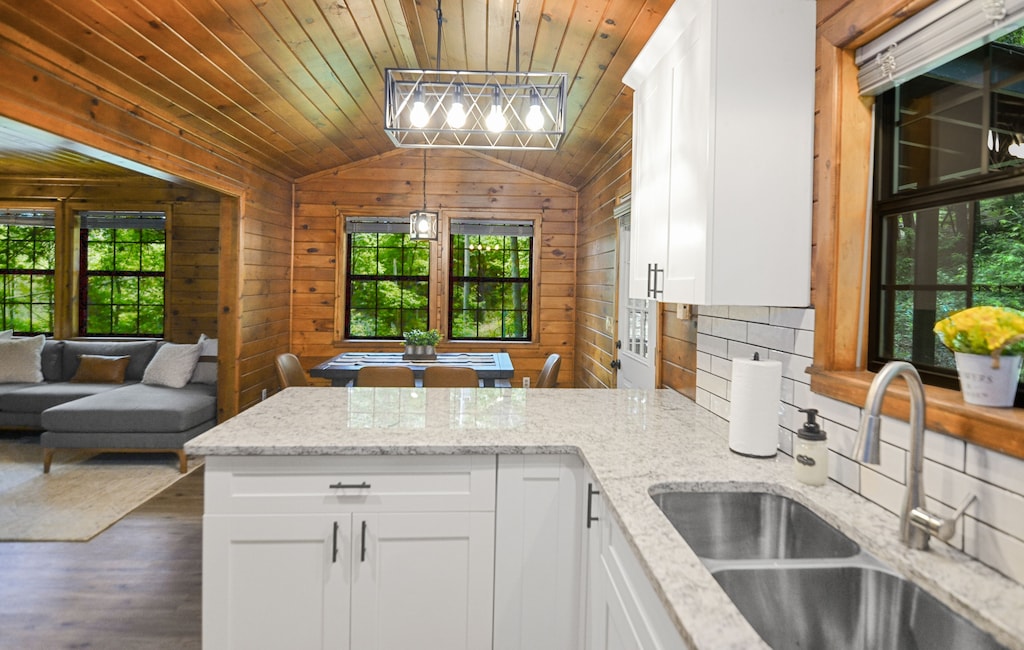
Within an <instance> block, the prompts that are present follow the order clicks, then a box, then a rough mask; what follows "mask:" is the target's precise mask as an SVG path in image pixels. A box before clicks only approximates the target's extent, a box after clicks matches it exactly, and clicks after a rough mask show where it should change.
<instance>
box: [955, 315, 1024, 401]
mask: <svg viewBox="0 0 1024 650" xmlns="http://www.w3.org/2000/svg"><path fill="white" fill-rule="evenodd" d="M935 333H936V334H938V335H939V340H941V341H942V343H943V345H945V346H946V347H947V348H949V349H950V350H952V351H953V356H954V357H955V358H956V370H957V374H958V375H959V377H960V391H961V393H962V394H963V396H964V401H965V402H967V403H969V404H978V405H980V406H1003V407H1006V406H1013V398H1014V395H1015V394H1016V392H1017V382H1018V381H1019V378H1020V369H1021V359H1022V357H1024V312H1022V311H1019V310H1017V309H1010V308H1008V307H991V306H981V307H970V308H968V309H964V310H962V311H958V312H955V313H953V314H951V315H950V316H948V317H947V318H943V319H942V320H940V321H939V322H937V323H935Z"/></svg>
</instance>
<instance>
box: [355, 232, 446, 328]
mask: <svg viewBox="0 0 1024 650" xmlns="http://www.w3.org/2000/svg"><path fill="white" fill-rule="evenodd" d="M346 230H347V231H348V234H347V235H346V236H347V243H348V247H347V248H348V250H347V257H348V259H347V260H346V268H347V270H348V273H347V287H346V291H347V295H346V302H345V304H346V311H345V314H346V318H345V338H352V339H399V340H400V339H402V332H404V331H408V330H413V329H420V330H426V329H430V324H429V322H428V316H429V313H430V312H429V306H430V300H429V295H430V291H429V290H430V244H429V242H425V241H412V240H411V239H409V235H408V230H409V224H408V220H406V221H401V220H398V219H381V220H374V219H369V218H363V219H358V218H353V219H349V220H347V222H346Z"/></svg>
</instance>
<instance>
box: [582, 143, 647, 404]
mask: <svg viewBox="0 0 1024 650" xmlns="http://www.w3.org/2000/svg"><path fill="white" fill-rule="evenodd" d="M631 143H632V140H631V139H627V140H626V143H625V145H624V146H622V147H621V148H620V149H619V151H617V152H616V154H615V155H614V156H612V158H611V159H610V160H609V161H608V164H607V165H606V166H605V168H604V169H603V170H602V172H601V173H600V174H599V175H598V176H597V177H596V178H595V179H594V180H593V181H591V182H590V183H588V184H587V185H586V186H585V187H584V188H583V189H582V190H580V222H579V249H578V253H577V254H578V256H579V259H578V260H577V266H578V268H579V271H578V272H577V275H576V282H577V294H578V295H577V298H576V364H575V365H576V385H577V386H581V387H587V388H613V387H614V386H615V372H614V371H613V370H612V368H611V365H610V364H611V362H612V360H613V359H614V358H615V331H614V326H613V327H612V328H608V327H607V324H608V322H609V319H610V321H611V322H612V323H614V321H615V319H616V317H617V314H616V313H615V305H616V299H615V291H616V290H615V278H616V266H617V262H616V256H617V240H618V224H617V223H616V221H615V219H614V218H613V217H612V210H613V209H614V208H615V203H616V199H618V197H620V196H622V195H623V194H625V193H626V192H629V179H630V176H631V175H630V166H631V165H632V160H633V157H632V152H631V147H632V144H631Z"/></svg>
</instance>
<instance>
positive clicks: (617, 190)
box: [575, 89, 697, 399]
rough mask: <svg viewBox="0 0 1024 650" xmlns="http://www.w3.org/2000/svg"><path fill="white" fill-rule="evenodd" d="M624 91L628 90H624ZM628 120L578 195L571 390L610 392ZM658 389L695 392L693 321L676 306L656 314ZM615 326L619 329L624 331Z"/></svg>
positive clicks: (692, 395) (628, 170)
mask: <svg viewBox="0 0 1024 650" xmlns="http://www.w3.org/2000/svg"><path fill="white" fill-rule="evenodd" d="M627 91H628V89H627ZM631 135H632V121H631V120H629V119H626V120H624V121H623V123H622V127H621V128H620V130H619V133H617V134H616V135H615V136H613V137H611V138H610V139H612V140H615V139H618V140H619V141H620V142H623V144H621V145H620V147H619V149H618V150H617V151H616V152H614V153H613V154H611V155H610V156H609V158H608V161H607V164H606V165H605V167H604V168H603V169H602V170H601V172H600V173H599V174H598V175H597V176H595V177H594V179H593V180H592V181H590V182H589V183H588V184H587V185H586V186H584V187H583V189H581V190H580V200H579V203H580V221H579V248H578V253H577V254H578V256H579V259H578V262H577V266H578V269H579V270H578V271H577V297H576V364H575V366H576V385H577V386H580V387H587V388H612V387H614V386H615V385H616V380H615V373H614V372H613V371H612V369H611V366H610V365H609V364H610V363H611V361H612V360H613V359H615V357H616V350H615V338H616V336H617V333H616V331H614V328H613V329H612V330H611V331H610V330H609V328H608V327H607V323H608V319H609V318H610V319H611V321H612V322H613V323H614V322H615V321H616V319H617V314H616V305H617V301H616V282H617V268H618V260H617V255H618V225H617V224H616V222H615V219H614V218H613V217H612V210H613V209H614V208H615V204H616V202H617V200H618V199H619V197H621V196H622V195H623V194H625V193H626V192H629V191H630V179H631V178H632V161H633V155H632V137H631ZM660 312H661V313H660V317H659V321H660V325H661V326H660V339H659V342H658V355H659V357H660V359H659V361H658V364H659V366H658V372H657V376H658V380H657V381H658V385H659V387H664V388H672V389H674V390H676V391H678V392H680V393H682V394H683V395H685V396H687V397H689V398H690V399H694V398H695V395H696V388H697V321H696V318H693V319H687V320H682V319H680V318H678V317H677V315H676V313H677V310H676V305H675V304H674V303H665V304H663V305H661V309H660ZM624 326H625V324H624V323H619V325H618V327H620V328H621V327H624Z"/></svg>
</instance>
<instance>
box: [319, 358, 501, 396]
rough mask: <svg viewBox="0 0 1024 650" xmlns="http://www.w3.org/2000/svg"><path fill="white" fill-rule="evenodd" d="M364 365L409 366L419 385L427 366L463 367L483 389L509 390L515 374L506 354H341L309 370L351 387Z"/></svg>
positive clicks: (336, 383)
mask: <svg viewBox="0 0 1024 650" xmlns="http://www.w3.org/2000/svg"><path fill="white" fill-rule="evenodd" d="M364 366H407V367H409V368H411V369H412V372H413V374H414V375H415V376H416V380H417V384H419V383H420V382H421V381H422V380H423V371H424V369H426V368H427V367H428V366H461V367H465V368H472V369H473V370H476V374H477V377H479V378H480V384H481V385H482V386H485V387H495V386H497V387H506V388H507V387H509V386H511V385H512V384H511V380H512V375H513V374H514V372H515V369H514V368H513V367H512V359H511V358H510V357H509V356H508V353H507V352H438V353H437V357H436V358H435V359H406V358H404V355H403V353H402V352H342V353H341V354H338V355H336V356H334V357H331V358H330V359H328V360H327V361H324V362H323V363H321V364H319V365H317V366H314V367H313V368H310V370H309V374H310V376H311V377H321V378H324V379H330V380H331V386H348V385H350V384H354V382H355V378H356V375H357V374H358V373H359V369H360V368H362V367H364Z"/></svg>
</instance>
